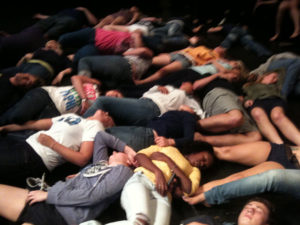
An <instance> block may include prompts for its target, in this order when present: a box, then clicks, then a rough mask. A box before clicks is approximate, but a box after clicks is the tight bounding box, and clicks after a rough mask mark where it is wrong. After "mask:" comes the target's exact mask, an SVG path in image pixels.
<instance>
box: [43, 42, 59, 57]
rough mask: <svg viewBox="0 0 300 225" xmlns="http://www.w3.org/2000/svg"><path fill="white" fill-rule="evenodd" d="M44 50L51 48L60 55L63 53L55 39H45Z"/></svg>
mask: <svg viewBox="0 0 300 225" xmlns="http://www.w3.org/2000/svg"><path fill="white" fill-rule="evenodd" d="M44 49H45V50H53V51H55V52H56V53H57V54H58V55H62V54H63V50H62V48H61V45H60V43H58V42H57V41H55V40H50V41H47V42H46V44H45V47H44Z"/></svg>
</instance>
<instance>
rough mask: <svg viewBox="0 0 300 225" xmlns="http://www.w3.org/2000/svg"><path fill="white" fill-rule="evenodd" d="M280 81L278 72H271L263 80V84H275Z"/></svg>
mask: <svg viewBox="0 0 300 225" xmlns="http://www.w3.org/2000/svg"><path fill="white" fill-rule="evenodd" d="M277 81H278V73H275V72H274V73H270V74H268V75H266V76H264V78H263V79H262V80H261V83H262V84H274V83H276V82H277Z"/></svg>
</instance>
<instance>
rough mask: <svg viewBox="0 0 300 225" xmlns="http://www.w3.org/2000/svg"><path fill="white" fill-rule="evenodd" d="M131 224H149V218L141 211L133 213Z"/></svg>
mask: <svg viewBox="0 0 300 225" xmlns="http://www.w3.org/2000/svg"><path fill="white" fill-rule="evenodd" d="M133 225H150V219H149V217H148V216H147V215H145V214H143V213H137V214H136V215H135V218H134V221H133Z"/></svg>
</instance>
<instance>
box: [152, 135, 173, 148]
mask: <svg viewBox="0 0 300 225" xmlns="http://www.w3.org/2000/svg"><path fill="white" fill-rule="evenodd" d="M154 142H155V144H156V145H158V146H160V147H167V146H173V145H174V144H175V141H174V140H173V139H171V138H165V137H163V136H157V137H155V138H154Z"/></svg>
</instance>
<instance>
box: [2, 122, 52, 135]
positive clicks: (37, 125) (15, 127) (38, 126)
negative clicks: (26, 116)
mask: <svg viewBox="0 0 300 225" xmlns="http://www.w3.org/2000/svg"><path fill="white" fill-rule="evenodd" d="M51 126H52V120H51V119H41V120H36V121H28V122H26V123H24V124H9V125H5V126H2V127H0V131H1V132H3V131H5V132H11V131H21V130H48V129H50V127H51Z"/></svg>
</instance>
